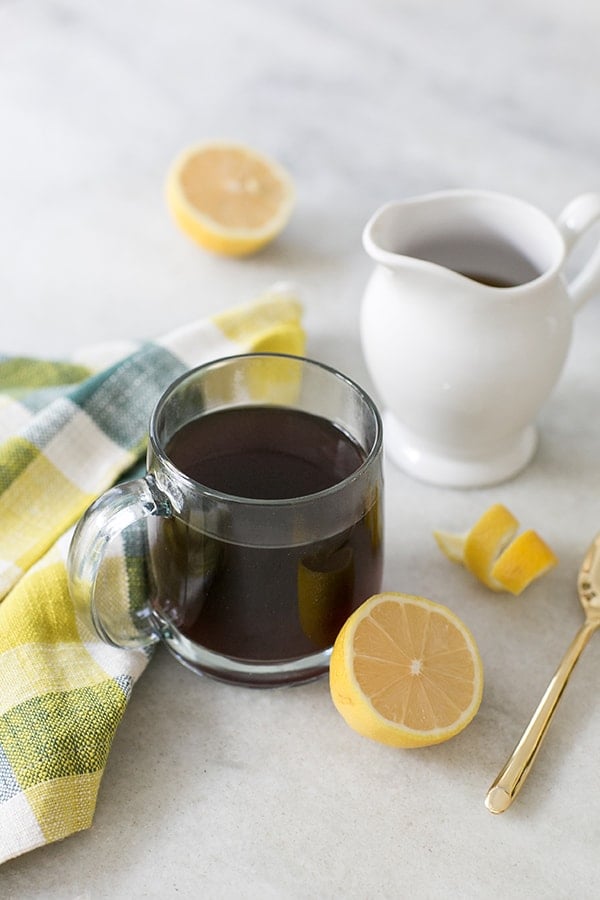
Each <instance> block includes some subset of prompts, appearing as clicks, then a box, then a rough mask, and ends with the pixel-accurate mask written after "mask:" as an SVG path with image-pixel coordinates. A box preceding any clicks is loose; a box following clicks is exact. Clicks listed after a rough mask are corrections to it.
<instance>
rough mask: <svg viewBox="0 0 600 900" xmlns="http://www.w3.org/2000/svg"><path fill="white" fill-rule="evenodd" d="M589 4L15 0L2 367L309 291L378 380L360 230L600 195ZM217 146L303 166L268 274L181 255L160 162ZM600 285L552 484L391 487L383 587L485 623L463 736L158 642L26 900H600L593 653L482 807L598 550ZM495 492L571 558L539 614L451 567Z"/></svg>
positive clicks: (551, 450) (334, 342)
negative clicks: (427, 734)
mask: <svg viewBox="0 0 600 900" xmlns="http://www.w3.org/2000/svg"><path fill="white" fill-rule="evenodd" d="M599 10H600V7H599V6H598V4H597V3H595V2H594V0H570V2H569V3H568V4H565V3H561V2H559V0H546V2H541V0H504V2H502V3H491V2H489V3H480V2H477V0H454V2H452V3H447V2H445V0H370V2H368V3H366V2H361V3H359V2H354V0H327V2H316V0H315V2H311V0H304V2H303V0H253V2H251V3H244V2H241V0H240V2H236V0H220V2H219V3H216V4H215V3H209V2H207V0H146V2H142V0H123V2H120V3H116V2H113V3H107V2H106V0H86V2H85V3H81V2H79V3H77V2H75V0H44V2H42V0H37V2H36V0H19V2H17V0H12V2H11V0H0V112H1V116H0V122H1V126H0V127H1V129H2V139H1V140H0V298H1V303H2V328H1V330H0V352H7V353H16V352H19V353H36V354H45V355H48V356H60V355H63V354H68V353H69V352H71V351H73V350H75V349H76V348H77V347H79V346H80V345H82V344H89V343H92V342H94V341H97V340H103V339H113V338H121V337H140V336H141V337H151V336H154V335H157V334H160V333H161V332H163V331H166V330H167V329H170V328H172V327H174V326H176V325H178V324H182V323H184V322H186V321H188V320H190V319H192V318H195V317H197V316H200V315H204V314H206V313H209V312H212V311H215V310H218V309H221V308H223V307H226V306H228V305H230V304H232V303H235V302H238V301H240V300H245V299H249V298H251V297H252V296H254V295H255V294H257V293H260V291H262V289H263V288H264V287H266V286H268V285H269V284H270V283H271V282H272V281H274V280H276V279H281V278H285V279H293V280H294V281H296V282H297V283H298V284H299V285H300V286H301V289H302V295H303V299H304V303H305V308H306V325H307V328H308V332H309V352H310V354H311V355H313V356H316V357H318V358H320V359H323V360H326V361H328V362H330V363H333V364H337V365H338V366H340V367H341V368H342V369H344V370H346V371H347V372H348V373H349V374H351V375H353V376H354V377H356V378H358V379H359V380H361V381H363V382H364V383H365V385H366V386H369V379H368V376H367V374H366V372H365V367H364V363H363V362H362V358H361V354H360V348H359V340H358V337H359V336H358V309H359V303H360V296H361V291H362V288H363V285H364V282H365V280H366V278H367V275H368V272H369V269H370V266H369V263H368V261H367V259H366V258H365V256H364V254H363V252H362V250H361V245H360V233H361V230H362V226H363V224H364V222H365V220H366V218H367V217H368V216H369V214H370V213H371V212H372V211H373V209H374V208H375V207H376V206H378V205H379V204H380V203H381V202H383V201H384V200H387V199H390V198H392V197H402V196H408V195H410V194H416V193H421V192H423V191H427V190H434V189H439V188H446V187H454V186H473V187H482V188H492V189H497V190H504V191H507V192H509V193H513V194H517V195H519V196H522V197H524V198H525V199H528V200H531V201H533V202H535V203H536V204H538V205H540V206H542V207H543V208H544V209H546V210H547V211H548V212H549V213H551V214H552V215H555V214H558V212H559V211H560V209H561V208H562V207H563V206H564V205H565V204H566V203H567V201H569V200H570V199H571V198H572V197H573V196H575V195H576V194H578V193H580V192H583V191H587V190H591V189H598V188H599V187H600V168H599V166H600V163H599V160H600V120H599V119H598V84H600V54H598V34H599V27H600V11H599ZM207 136H225V137H231V138H235V139H240V140H244V141H246V142H249V143H251V144H253V145H255V146H256V147H258V148H262V149H263V150H265V151H267V152H270V153H272V154H273V155H275V156H276V157H278V158H279V159H280V160H281V161H282V162H283V163H285V164H286V165H287V166H288V167H289V169H290V170H291V171H292V173H293V175H294V178H295V180H296V184H297V188H298V205H297V210H296V213H295V215H294V218H293V220H292V222H291V224H290V226H289V228H288V229H287V231H286V232H285V234H284V236H283V237H282V238H281V239H280V240H279V241H278V242H277V243H276V244H274V245H272V246H271V247H270V248H269V249H267V250H266V251H265V252H264V253H263V254H262V255H260V256H257V257H255V258H253V259H249V260H245V261H226V260H221V259H218V258H214V257H212V256H208V255H205V254H203V253H202V252H201V251H199V250H198V249H196V248H195V247H194V246H193V245H192V244H191V243H189V242H188V241H187V240H186V239H185V238H184V237H183V236H181V235H180V234H179V233H178V232H177V231H176V230H175V228H174V227H173V225H172V223H171V221H170V220H169V218H168V216H167V214H166V212H165V207H164V202H163V194H162V187H163V180H164V175H165V171H166V168H167V166H168V164H169V162H170V160H171V158H172V157H173V155H174V154H175V153H176V152H178V151H179V150H180V148H181V147H182V146H184V145H186V144H188V143H190V142H192V141H194V140H196V139H198V138H203V137H207ZM599 345H600V297H599V298H597V299H596V300H595V301H592V302H591V303H590V304H589V305H588V306H587V307H586V308H585V309H584V310H583V311H582V312H581V314H580V315H579V317H578V319H577V323H576V329H575V337H574V343H573V347H572V352H571V355H570V357H569V360H568V362H567V365H566V368H565V371H564V373H563V376H562V379H561V381H560V384H559V386H558V388H557V389H556V391H555V393H554V394H553V396H552V398H551V400H550V401H549V402H548V403H547V405H546V407H545V408H544V410H543V412H542V415H541V417H540V425H541V443H540V448H539V451H538V453H537V456H536V458H535V460H534V462H533V463H532V465H531V466H530V467H529V468H528V469H527V471H526V472H525V473H523V474H522V475H521V476H520V477H518V478H517V479H515V480H514V481H512V482H510V483H507V484H505V485H502V486H499V487H496V488H490V489H487V490H477V491H469V492H460V491H451V490H444V489H438V488H433V487H428V486H426V485H422V484H418V483H416V482H414V481H411V480H410V479H409V478H407V477H406V476H404V475H402V474H401V473H400V472H398V471H396V470H394V469H392V468H391V466H390V467H389V468H388V470H387V562H386V570H385V586H386V587H387V588H391V589H398V590H404V591H408V592H416V593H422V594H425V595H427V596H430V597H431V598H432V599H436V600H439V601H440V602H443V603H446V604H448V605H449V606H451V607H452V608H453V609H455V610H456V611H457V612H458V613H459V615H461V616H462V617H463V618H464V619H465V621H467V623H468V624H469V625H470V626H471V628H472V630H473V632H474V633H475V636H476V638H477V640H478V643H479V646H480V649H481V653H482V656H483V660H484V664H485V673H486V687H485V693H484V699H483V703H482V706H481V710H480V713H479V715H478V716H477V718H476V719H475V720H474V722H473V723H472V725H470V726H469V728H467V729H466V731H464V732H463V733H462V734H461V735H460V736H459V737H457V738H456V739H454V740H453V741H450V742H448V743H447V744H444V745H441V746H439V747H434V748H430V749H426V750H422V751H405V752H402V751H394V750H392V749H389V748H385V747H382V746H379V745H377V744H375V743H371V742H369V741H367V740H365V739H363V738H360V737H359V736H357V735H355V734H354V733H353V732H351V731H350V730H349V729H348V728H347V727H346V725H345V724H344V722H343V721H342V720H341V718H339V717H338V715H337V714H336V712H335V711H334V709H333V707H332V705H331V702H330V700H329V695H328V688H327V683H326V681H325V680H322V681H319V682H317V683H313V684H310V685H308V686H305V687H299V688H295V689H291V690H280V691H270V692H269V691H250V690H245V689H240V688H234V687H229V686H225V685H222V684H218V683H216V682H212V681H210V680H208V679H202V678H198V677H196V676H194V675H192V674H191V673H189V672H188V671H186V670H184V669H183V668H182V667H180V666H179V665H178V664H177V663H176V662H175V661H174V660H172V659H171V658H170V657H168V656H167V654H166V653H162V652H161V653H158V655H157V656H156V658H155V659H154V660H153V662H152V664H151V665H150V667H149V669H148V670H147V672H146V673H145V675H144V676H143V678H142V679H141V681H140V682H139V684H138V685H137V688H136V690H135V692H134V696H133V699H132V702H131V705H130V707H129V709H128V711H127V714H126V716H125V719H124V721H123V723H122V725H121V727H120V730H119V732H118V735H117V739H116V742H115V745H114V748H113V752H112V753H111V756H110V761H109V765H108V769H107V772H106V775H105V778H104V781H103V784H102V787H101V793H100V798H99V803H98V808H97V814H96V818H95V823H94V826H93V828H92V829H91V830H89V831H87V832H84V833H81V834H79V835H76V836H73V837H71V838H69V839H68V840H66V841H64V842H62V843H60V844H55V845H53V846H49V847H46V848H44V849H41V850H38V851H36V852H34V853H31V854H29V855H27V856H24V857H21V858H19V859H16V860H14V861H11V862H9V863H7V864H5V865H4V866H3V867H2V868H0V896H2V898H3V900H9V898H10V900H30V898H31V900H33V898H43V900H55V898H60V900H65V898H68V900H76V898H93V900H103V898H111V900H117V898H132V897H133V898H146V897H148V898H154V897H156V898H159V897H160V898H165V897H169V898H170V897H181V898H184V897H185V898H195V897H200V896H202V897H208V898H229V897H232V898H233V897H236V898H255V897H256V898H334V897H336V898H337V897H347V898H360V900H364V898H376V897H382V898H396V897H400V896H411V897H418V898H438V897H439V898H442V897H443V898H448V897H456V898H478V900H479V898H496V897H497V898H502V900H509V898H531V897H536V898H542V897H543V898H553V900H556V898H572V897H578V898H588V897H589V898H592V897H597V896H598V895H599V893H600V866H599V865H598V854H599V849H598V848H599V845H600V768H599V767H598V765H597V758H598V752H599V750H600V702H599V701H598V698H597V697H596V696H595V694H596V693H597V691H596V685H597V684H598V683H599V682H600V644H595V643H592V645H591V646H590V647H589V648H588V650H587V651H586V654H585V655H584V658H583V659H582V661H581V663H580V665H579V667H578V669H577V670H576V672H575V674H574V676H573V679H572V682H571V684H570V685H569V687H568V690H567V693H566V695H565V697H564V699H563V702H562V705H561V708H560V709H559V711H558V713H557V716H556V719H555V721H554V723H553V725H552V728H551V731H550V734H549V736H548V739H547V741H546V743H545V745H544V747H543V749H542V751H541V753H540V755H539V757H538V761H537V763H536V766H535V769H534V771H533V772H532V774H531V776H530V778H529V781H528V783H527V784H526V786H525V787H524V789H523V791H522V794H521V795H520V797H519V799H518V801H517V802H516V803H515V805H514V806H513V807H512V808H511V810H509V811H508V812H507V813H506V814H505V815H504V816H501V817H493V816H492V815H490V813H489V812H487V810H486V809H485V807H484V804H483V798H484V795H485V791H486V789H487V787H488V785H489V783H490V782H491V780H492V779H493V777H494V776H495V774H496V772H497V771H498V769H499V767H500V766H501V765H502V763H503V762H504V760H505V758H506V755H507V753H508V752H509V751H510V750H511V749H512V747H513V745H514V743H515V742H516V740H517V739H518V737H519V735H520V733H521V730H522V728H523V726H524V724H525V723H526V721H527V719H528V717H529V715H530V713H531V712H532V710H533V708H534V706H535V705H536V703H537V701H538V699H539V697H540V695H541V693H542V691H543V689H544V688H545V685H546V683H547V681H548V680H549V678H550V676H551V675H552V673H553V671H554V668H555V665H556V664H557V662H558V660H559V658H560V656H561V654H562V652H563V650H564V649H565V648H566V645H567V644H568V642H569V640H570V638H571V635H572V633H573V632H574V630H575V629H576V627H577V626H578V625H579V623H580V621H581V614H580V611H579V608H578V604H577V599H576V594H575V586H574V585H575V577H576V572H577V568H578V564H579V559H580V557H581V555H582V553H583V551H584V550H585V548H586V546H587V544H588V541H589V539H590V538H591V536H592V535H593V534H594V533H595V532H596V530H598V528H599V527H600V503H599V500H598V487H599V483H600V477H599V476H600V468H599V465H600V464H599V462H598V460H599V458H600V455H599V454H600V420H599V419H598V399H599V395H600V368H599V365H598V363H599V362H600V350H599V349H598V348H599ZM492 501H501V502H504V503H506V504H507V505H509V506H510V507H511V508H512V509H513V510H514V512H515V513H516V514H517V515H518V516H519V518H520V519H521V521H522V522H523V524H524V525H525V526H528V527H533V528H537V529H538V530H540V531H541V532H542V533H543V534H544V536H545V537H546V538H547V540H548V541H549V542H550V543H551V544H552V545H553V546H554V548H555V549H556V551H557V553H558V554H559V556H560V559H561V563H560V565H559V567H558V568H557V569H555V570H554V571H553V572H552V573H550V574H549V575H548V576H547V577H545V578H544V579H543V580H542V581H540V582H539V583H537V584H536V585H534V586H533V587H532V588H531V589H529V590H528V591H527V593H526V594H525V595H524V596H522V597H521V598H519V599H506V598H505V597H501V596H495V595H491V594H489V593H486V592H485V591H484V590H483V589H480V588H479V587H478V586H477V585H476V584H475V583H474V582H472V581H471V580H470V579H469V578H468V577H467V575H466V574H465V573H464V572H463V571H462V570H460V569H459V568H458V567H452V566H450V565H449V564H448V563H447V562H446V561H445V560H444V559H442V558H441V557H440V556H439V555H438V553H437V551H436V549H435V547H434V545H433V541H432V538H431V529H432V528H433V527H435V526H442V527H448V528H454V527H457V528H461V527H466V526H468V525H469V524H470V523H471V522H472V521H473V520H474V518H476V517H477V515H478V514H479V513H480V512H481V511H482V510H483V509H484V508H485V507H486V506H487V505H488V504H489V503H490V502H492Z"/></svg>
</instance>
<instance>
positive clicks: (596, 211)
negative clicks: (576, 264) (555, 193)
mask: <svg viewBox="0 0 600 900" xmlns="http://www.w3.org/2000/svg"><path fill="white" fill-rule="evenodd" d="M598 221H600V194H599V193H588V194H581V195H580V196H579V197H575V199H574V200H571V202H570V203H568V204H567V206H566V207H565V208H564V209H563V211H562V213H561V214H560V216H559V217H558V219H557V221H556V225H557V227H558V230H559V231H560V233H561V235H562V237H563V240H564V242H565V246H566V249H567V253H570V251H571V250H572V249H573V247H574V246H575V244H576V243H577V241H578V240H579V238H580V237H581V236H582V235H583V234H584V233H585V232H586V231H587V230H588V229H589V228H591V227H592V225H594V223H595V222H598ZM597 292H600V242H599V243H598V246H597V247H596V248H595V250H594V251H593V253H592V255H591V256H590V258H589V259H588V260H587V262H586V263H585V264H584V266H583V268H582V269H581V271H580V272H579V273H578V274H577V275H576V276H575V278H574V279H573V281H572V282H571V283H570V284H569V294H570V296H571V299H572V301H573V305H574V306H575V309H580V308H581V307H582V306H583V304H584V303H585V302H586V300H589V299H590V297H591V296H592V295H593V294H595V293H597Z"/></svg>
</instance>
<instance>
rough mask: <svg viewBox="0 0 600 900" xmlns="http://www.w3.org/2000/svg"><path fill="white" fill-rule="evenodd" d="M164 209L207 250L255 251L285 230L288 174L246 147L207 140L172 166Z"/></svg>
mask: <svg viewBox="0 0 600 900" xmlns="http://www.w3.org/2000/svg"><path fill="white" fill-rule="evenodd" d="M166 196H167V205H168V207H169V209H170V211H171V214H172V216H173V218H174V219H175V221H176V223H177V224H178V225H179V227H180V228H181V229H182V230H183V231H184V232H185V233H186V234H187V235H188V236H189V237H191V238H192V239H193V240H194V241H196V243H198V244H200V246H202V247H204V248H205V249H207V250H212V251H213V252H215V253H221V254H224V255H225V256H246V255H248V254H251V253H256V251H258V250H260V249H261V248H262V247H264V246H265V245H266V244H268V243H269V242H270V241H272V240H273V239H274V238H275V237H276V236H277V235H278V234H279V233H280V232H281V231H282V230H283V228H284V227H285V225H286V224H287V222H288V220H289V217H290V215H291V213H292V209H293V206H294V196H295V192H294V186H293V182H292V179H291V177H290V175H289V174H288V173H287V171H286V170H285V169H284V168H283V166H281V165H280V164H279V163H278V162H276V161H275V160H273V159H270V158H269V157H267V156H265V155H264V154H262V153H259V152H258V151H256V150H253V149H252V148H250V147H247V146H246V145H244V144H237V143H232V142H229V141H205V142H204V143H201V144H198V145H196V146H194V147H189V148H188V149H186V150H184V151H183V152H182V153H181V154H180V155H179V157H178V158H177V159H176V160H175V161H174V163H173V165H172V166H171V168H170V170H169V173H168V176H167V185H166Z"/></svg>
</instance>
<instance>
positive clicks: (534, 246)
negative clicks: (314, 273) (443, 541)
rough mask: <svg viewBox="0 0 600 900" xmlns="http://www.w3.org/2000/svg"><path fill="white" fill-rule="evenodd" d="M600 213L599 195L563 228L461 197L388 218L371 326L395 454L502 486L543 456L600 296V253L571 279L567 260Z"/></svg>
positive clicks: (381, 213)
mask: <svg viewBox="0 0 600 900" xmlns="http://www.w3.org/2000/svg"><path fill="white" fill-rule="evenodd" d="M598 219H600V194H585V195H582V196H580V197H577V198H576V199H575V200H573V201H572V202H571V203H570V204H569V205H568V206H567V207H566V209H565V210H564V211H563V213H562V214H561V215H560V217H559V218H558V220H557V222H556V223H555V222H553V221H552V220H551V219H550V218H548V216H546V215H545V214H544V213H543V212H541V211H540V210H538V209H536V208H535V207H533V206H531V205H530V204H528V203H526V202H524V201H522V200H519V199H516V198H513V197H509V196H505V195H503V194H497V193H492V192H486V191H475V190H451V191H443V192H439V193H434V194H428V195H425V196H423V197H416V198H413V199H409V200H406V201H404V202H399V203H390V204H387V205H386V206H384V207H382V208H381V209H380V210H378V211H377V212H376V213H375V215H374V216H373V217H372V218H371V220H370V221H369V222H368V224H367V226H366V228H365V231H364V235H363V242H364V246H365V249H366V251H367V253H368V254H369V255H370V256H371V257H372V259H373V260H374V261H375V263H376V264H377V265H376V267H375V270H374V272H373V274H372V276H371V278H370V280H369V282H368V285H367V287H366V291H365V295H364V299H363V305H362V314H361V332H362V340H363V349H364V353H365V357H366V361H367V365H368V368H369V370H370V373H371V376H372V378H373V381H374V384H375V387H376V388H377V390H378V392H379V394H380V397H381V399H382V401H383V405H384V407H385V408H386V411H385V413H384V421H385V441H386V445H387V449H388V452H389V454H390V455H391V457H392V458H393V459H394V460H395V462H397V463H398V464H399V465H400V466H401V467H402V468H403V469H405V470H406V471H407V472H409V473H410V474H412V475H414V476H415V477H416V478H419V479H422V480H424V481H429V482H433V483H437V484H443V485H449V486H455V487H472V486H473V487H474V486H479V485H486V484H492V483H495V482H499V481H502V480H504V479H506V478H509V477H511V476H512V475H515V474H516V473H517V472H519V471H520V470H521V469H522V468H523V467H524V466H525V465H526V464H527V463H528V462H529V460H530V459H531V457H532V455H533V453H534V451H535V447H536V442H537V437H536V429H535V425H534V421H535V417H536V414H537V412H538V410H539V408H540V406H541V405H542V403H543V402H544V400H545V399H546V398H547V397H548V395H549V393H550V391H551V390H552V388H553V386H554V384H555V383H556V381H557V379H558V377H559V374H560V372H561V369H562V367H563V364H564V361H565V358H566V356H567V352H568V348H569V344H570V341H571V332H572V322H573V314H574V312H575V311H576V310H577V309H579V307H581V305H582V304H583V303H584V302H585V301H586V300H587V299H588V297H590V296H591V295H592V294H593V293H594V292H596V291H600V247H599V248H597V249H596V251H595V253H594V254H593V255H592V256H591V258H590V259H589V260H588V261H587V262H586V263H585V265H584V266H583V268H582V270H581V271H580V272H579V274H578V276H577V277H576V278H575V279H574V280H573V281H572V282H571V283H569V284H567V282H566V279H565V273H564V268H565V261H566V258H567V255H568V254H569V252H570V251H571V249H572V247H573V246H574V244H575V243H576V241H577V240H578V238H579V237H580V236H581V235H582V234H583V233H584V232H585V231H586V230H587V229H588V228H589V227H590V226H591V225H592V224H593V223H594V222H595V221H597V220H598Z"/></svg>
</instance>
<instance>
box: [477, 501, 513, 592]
mask: <svg viewBox="0 0 600 900" xmlns="http://www.w3.org/2000/svg"><path fill="white" fill-rule="evenodd" d="M518 527H519V522H518V520H517V519H516V518H515V517H514V516H513V514H512V513H511V512H510V510H508V509H507V508H506V507H505V506H503V505H502V504H501V503H495V504H494V505H493V506H490V508H489V509H488V510H486V511H485V512H484V513H483V515H482V516H481V518H480V519H478V521H477V522H476V523H475V525H474V526H473V527H472V528H471V530H470V531H469V532H468V534H467V537H466V540H465V546H464V563H465V566H466V568H467V569H468V570H469V571H470V572H471V573H472V574H473V575H474V576H475V577H476V578H478V579H479V580H480V581H481V582H483V584H485V585H486V586H487V587H489V588H490V590H492V591H502V590H504V586H503V585H502V584H501V583H500V582H499V581H498V580H497V579H496V578H495V577H494V576H493V574H492V569H493V566H494V563H495V561H496V560H497V558H498V557H499V556H500V554H501V553H502V552H503V550H504V549H505V547H507V546H508V544H509V543H510V542H511V540H512V539H513V537H514V535H515V534H516V531H517V528H518Z"/></svg>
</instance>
